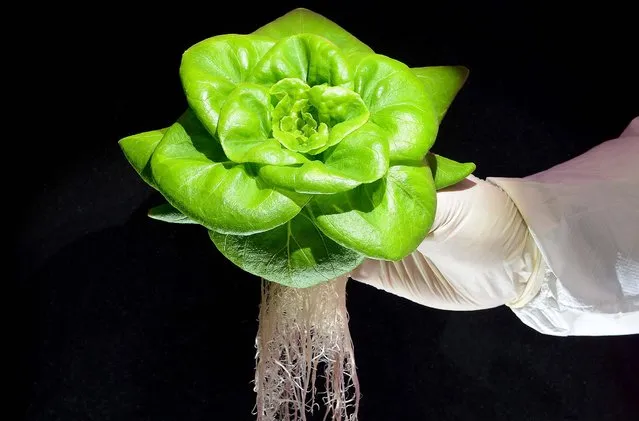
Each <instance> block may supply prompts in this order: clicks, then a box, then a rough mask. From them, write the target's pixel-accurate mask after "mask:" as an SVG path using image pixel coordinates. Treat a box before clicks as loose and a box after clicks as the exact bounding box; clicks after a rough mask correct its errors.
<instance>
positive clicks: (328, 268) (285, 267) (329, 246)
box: [209, 212, 364, 288]
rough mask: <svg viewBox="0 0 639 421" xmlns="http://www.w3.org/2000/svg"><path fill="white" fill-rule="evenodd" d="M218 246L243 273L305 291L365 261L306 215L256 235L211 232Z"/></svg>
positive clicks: (299, 215) (301, 214)
mask: <svg viewBox="0 0 639 421" xmlns="http://www.w3.org/2000/svg"><path fill="white" fill-rule="evenodd" d="M209 236H210V237H211V239H212V240H213V242H214V243H215V246H216V247H217V248H218V249H219V250H220V252H221V253H222V254H223V255H224V256H226V257H227V258H228V259H229V260H231V261H232V262H233V263H235V264H236V265H237V266H239V267H240V268H242V269H243V270H245V271H247V272H249V273H252V274H254V275H256V276H261V277H264V278H266V279H268V280H269V281H271V282H277V283H280V284H282V285H286V286H289V287H295V288H305V287H310V286H313V285H316V284H318V283H320V282H325V281H329V280H331V279H334V278H336V277H338V276H341V275H343V274H345V273H348V272H349V271H351V270H352V269H354V268H355V267H357V266H358V265H359V264H361V263H362V261H363V260H364V256H363V255H361V254H360V253H357V252H356V251H354V250H350V249H348V248H345V247H342V246H340V245H339V244H337V243H335V242H334V241H332V240H331V239H330V238H328V237H326V236H325V235H324V234H323V233H322V231H321V230H320V229H318V227H317V226H316V225H315V222H314V221H313V220H312V218H310V217H309V216H308V215H306V214H305V212H302V213H299V214H298V215H297V216H296V217H295V218H293V219H292V220H291V221H289V222H287V223H286V224H284V225H281V226H279V227H277V228H275V229H273V230H270V231H266V232H263V233H259V234H254V235H245V236H238V235H226V234H219V233H216V232H214V231H209Z"/></svg>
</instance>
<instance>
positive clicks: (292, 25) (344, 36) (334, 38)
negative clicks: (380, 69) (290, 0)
mask: <svg viewBox="0 0 639 421" xmlns="http://www.w3.org/2000/svg"><path fill="white" fill-rule="evenodd" d="M253 33H254V34H257V35H265V36H268V37H271V38H273V39H276V40H279V39H282V38H285V37H288V36H291V35H296V34H302V33H311V34H316V35H321V36H323V37H324V38H326V39H328V40H330V41H331V42H333V43H334V44H335V45H337V46H338V47H339V48H340V49H341V50H342V51H343V52H344V53H345V54H346V55H348V56H350V55H352V54H355V53H365V54H370V53H372V52H373V50H372V49H371V48H370V47H368V46H367V45H366V44H364V43H363V42H361V41H360V40H358V39H357V38H355V37H354V36H353V35H352V34H350V33H349V32H348V31H346V30H345V29H343V28H342V27H340V26H339V25H337V24H336V23H335V22H333V21H331V20H329V19H327V18H325V17H324V16H322V15H319V14H317V13H315V12H312V11H310V10H308V9H304V8H299V9H295V10H292V11H290V12H288V13H287V14H285V15H284V16H282V17H280V18H278V19H276V20H274V21H273V22H271V23H269V24H267V25H264V26H262V27H261V28H259V29H258V30H256V31H255V32H253Z"/></svg>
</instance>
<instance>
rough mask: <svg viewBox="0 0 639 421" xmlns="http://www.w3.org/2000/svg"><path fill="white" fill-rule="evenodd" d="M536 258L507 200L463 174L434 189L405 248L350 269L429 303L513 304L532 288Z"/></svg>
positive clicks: (462, 306)
mask: <svg viewBox="0 0 639 421" xmlns="http://www.w3.org/2000/svg"><path fill="white" fill-rule="evenodd" d="M542 260H543V259H542V257H541V254H540V252H539V250H538V248H537V246H536V245H535V242H534V240H533V238H532V236H531V234H530V232H529V230H528V228H527V226H526V223H525V222H524V220H523V218H522V216H521V214H520V213H519V211H518V210H517V208H516V206H515V204H514V203H513V201H512V200H511V199H510V198H509V197H508V196H507V195H506V193H504V192H503V191H502V190H501V189H500V188H499V187H497V186H496V185H494V184H491V183H490V182H487V181H484V180H480V179H479V178H477V177H474V176H469V177H468V178H467V179H465V180H463V181H462V182H460V183H458V184H456V185H454V186H451V187H448V188H446V189H443V190H440V191H439V192H438V193H437V211H436V215H435V221H434V223H433V227H432V229H431V232H430V234H429V236H428V237H427V238H426V239H425V240H424V241H423V242H422V244H421V245H420V246H419V247H418V249H417V250H416V251H415V252H414V253H413V254H411V255H409V256H408V257H406V258H405V259H403V260H402V261H399V262H390V261H381V260H372V259H369V260H366V261H364V263H362V264H361V265H360V266H359V267H357V268H356V269H355V270H353V272H351V274H350V276H351V278H353V279H355V280H357V281H360V282H363V283H365V284H369V285H372V286H375V287H377V288H379V289H382V290H385V291H387V292H390V293H393V294H395V295H398V296H401V297H404V298H407V299H409V300H411V301H414V302H416V303H419V304H423V305H425V306H428V307H433V308H439V309H446V310H477V309H484V308H491V307H496V306H499V305H503V304H508V305H511V306H513V307H517V306H520V305H522V304H524V303H525V302H526V301H527V300H529V299H530V298H532V297H533V296H534V294H536V292H537V288H535V287H534V286H533V285H538V283H537V282H531V283H529V282H528V281H529V280H530V279H532V278H534V277H536V276H538V273H539V271H540V267H541V266H542ZM527 286H528V288H527ZM532 289H535V290H534V291H533V290H532Z"/></svg>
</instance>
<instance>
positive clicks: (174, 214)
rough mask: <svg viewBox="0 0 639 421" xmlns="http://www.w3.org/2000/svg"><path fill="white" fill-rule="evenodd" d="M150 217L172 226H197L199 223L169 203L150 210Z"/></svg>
mask: <svg viewBox="0 0 639 421" xmlns="http://www.w3.org/2000/svg"><path fill="white" fill-rule="evenodd" d="M148 215H149V218H152V219H157V220H158V221H164V222H169V223H172V224H197V222H195V221H194V220H192V219H191V218H189V217H188V216H186V215H184V214H183V213H182V212H180V211H179V210H177V209H175V208H174V207H173V206H171V205H170V204H169V203H164V204H162V205H158V206H155V207H153V208H151V209H149V212H148Z"/></svg>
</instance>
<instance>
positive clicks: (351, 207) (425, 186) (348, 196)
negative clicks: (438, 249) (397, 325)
mask: <svg viewBox="0 0 639 421" xmlns="http://www.w3.org/2000/svg"><path fill="white" fill-rule="evenodd" d="M436 202H437V197H436V194H435V183H434V181H433V178H432V176H431V172H430V169H429V168H428V167H427V166H419V167H413V166H404V165H397V166H393V167H391V168H390V169H389V171H388V175H387V176H386V177H384V178H383V179H381V180H379V181H376V182H375V183H371V184H364V185H361V186H359V187H357V188H356V189H354V190H351V191H349V192H346V193H341V194H335V195H330V196H315V198H314V199H313V200H312V201H311V202H310V203H309V205H308V206H309V208H310V210H311V214H312V215H313V217H314V218H315V221H316V223H317V226H318V227H319V228H320V229H321V230H322V231H323V232H324V233H325V234H326V235H327V236H328V237H330V238H331V239H333V240H334V241H335V242H337V243H339V244H341V245H343V246H345V247H348V248H352V249H354V250H357V251H359V252H361V253H363V254H365V255H366V256H368V257H370V258H375V259H384V260H400V259H403V258H404V257H406V256H407V255H408V254H410V253H411V252H413V251H414V250H415V249H416V248H417V246H418V245H419V244H420V243H421V242H422V241H423V239H424V238H425V237H426V235H427V234H428V230H429V229H430V227H431V225H432V223H433V220H434V218H435V206H436Z"/></svg>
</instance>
